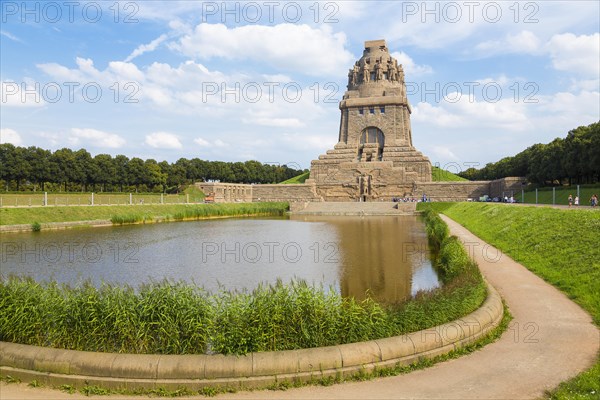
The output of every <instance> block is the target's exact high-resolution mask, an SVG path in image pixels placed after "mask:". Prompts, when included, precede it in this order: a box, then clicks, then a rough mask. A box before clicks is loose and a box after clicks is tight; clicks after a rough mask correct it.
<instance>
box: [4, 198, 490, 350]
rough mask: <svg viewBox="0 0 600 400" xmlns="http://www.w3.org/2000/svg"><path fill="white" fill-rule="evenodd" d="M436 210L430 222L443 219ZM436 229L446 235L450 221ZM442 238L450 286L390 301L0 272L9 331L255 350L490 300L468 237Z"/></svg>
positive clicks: (116, 345)
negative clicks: (463, 241)
mask: <svg viewBox="0 0 600 400" xmlns="http://www.w3.org/2000/svg"><path fill="white" fill-rule="evenodd" d="M249 210H252V209H249ZM435 217H437V216H429V217H428V219H426V223H427V224H428V226H429V224H432V223H435V224H439V221H441V219H439V217H437V218H435ZM438 220H439V221H438ZM430 221H434V222H430ZM441 223H442V224H443V221H441ZM444 225H445V224H444ZM428 232H431V233H430V235H435V236H436V238H437V239H436V240H438V239H439V238H441V237H442V235H441V234H440V232H442V233H443V232H444V230H443V229H442V228H440V227H438V228H435V229H428ZM446 232H447V227H446ZM446 236H447V233H446ZM440 247H441V250H440V253H439V256H438V257H437V260H436V265H437V266H438V268H439V270H440V274H441V276H442V281H443V282H444V285H443V286H442V287H441V288H437V289H434V290H431V291H428V292H420V293H418V294H417V295H416V296H415V297H414V298H412V299H410V300H407V301H405V302H402V303H399V304H386V305H384V304H379V303H377V302H376V301H374V300H373V299H372V298H371V297H369V296H368V295H367V298H366V299H365V300H362V301H359V300H356V299H354V298H351V297H350V298H346V297H342V296H341V295H339V294H338V293H336V292H335V291H334V290H333V289H332V288H324V287H322V286H311V285H308V284H307V283H306V282H304V281H292V282H290V283H288V284H284V283H283V282H281V281H278V282H277V283H275V284H272V285H260V286H259V287H257V288H256V289H254V290H252V291H241V292H228V291H226V290H220V291H218V292H217V293H212V294H211V293H207V292H205V291H204V290H202V289H200V288H198V287H196V286H193V285H190V284H185V283H173V282H168V281H163V282H153V283H149V284H146V285H143V286H141V287H140V288H137V289H136V290H134V289H133V288H131V287H129V286H124V287H122V286H115V285H108V284H103V285H101V286H100V287H98V288H97V287H94V286H93V285H92V284H91V283H84V284H81V285H79V286H76V287H72V286H68V285H59V284H57V283H55V282H49V283H37V282H35V281H34V280H33V279H31V278H19V277H9V278H7V279H0V340H3V341H9V342H16V343H24V344H31V345H38V346H50V347H56V348H65V349H73V350H87V351H102V352H121V353H137V354H151V353H158V354H204V353H221V354H245V353H248V352H258V351H275V350H291V349H301V348H310V347H319V346H330V345H336V344H343V343H353V342H358V341H365V340H372V339H379V338H384V337H390V336H394V335H400V334H404V333H409V332H414V331H417V330H420V329H426V328H430V327H433V326H436V325H439V324H443V323H445V322H449V321H452V320H454V319H456V318H459V317H461V316H464V315H466V314H468V313H470V312H472V311H474V310H475V309H477V308H478V307H479V306H480V305H481V303H482V302H483V301H484V300H485V297H486V295H487V291H486V287H485V284H484V282H483V280H482V278H481V274H480V273H479V270H478V268H477V266H476V265H475V263H474V262H472V261H471V260H470V258H469V257H468V256H467V254H466V252H465V250H464V248H463V247H462V246H461V245H460V243H459V242H458V240H457V239H456V238H455V237H446V238H444V240H442V241H441V242H440Z"/></svg>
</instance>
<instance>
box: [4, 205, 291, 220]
mask: <svg viewBox="0 0 600 400" xmlns="http://www.w3.org/2000/svg"><path fill="white" fill-rule="evenodd" d="M287 207H288V205H287V203H237V204H188V205H186V204H165V205H160V204H156V205H146V204H136V205H131V206H93V207H77V206H65V207H32V208H0V225H16V224H33V223H34V222H38V223H42V224H43V223H47V222H66V221H89V220H95V219H105V220H106V219H110V220H113V222H116V223H119V222H137V221H144V220H151V219H154V218H157V217H161V218H166V219H184V218H202V217H210V216H226V215H231V216H235V215H256V214H261V215H264V214H269V215H281V214H283V212H284V211H285V210H287Z"/></svg>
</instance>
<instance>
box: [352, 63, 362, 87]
mask: <svg viewBox="0 0 600 400" xmlns="http://www.w3.org/2000/svg"><path fill="white" fill-rule="evenodd" d="M359 72H360V68H359V66H358V64H354V67H353V68H352V84H353V85H356V84H358V73H359Z"/></svg>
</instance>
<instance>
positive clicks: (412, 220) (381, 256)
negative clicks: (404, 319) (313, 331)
mask: <svg viewBox="0 0 600 400" xmlns="http://www.w3.org/2000/svg"><path fill="white" fill-rule="evenodd" d="M292 219H301V220H304V221H319V222H327V224H329V225H331V226H332V227H333V228H334V229H335V230H336V232H337V236H338V241H337V243H338V246H339V248H338V250H339V261H340V270H339V271H340V280H339V282H340V291H341V294H342V296H344V297H347V296H353V297H355V298H357V299H364V298H365V297H366V293H367V291H369V292H370V295H371V297H373V298H374V299H376V300H377V301H380V302H398V301H402V300H404V299H406V298H408V297H411V296H413V295H415V294H416V293H417V292H418V291H419V290H429V289H432V288H435V287H438V286H439V281H438V277H437V274H436V272H435V270H434V268H433V267H432V264H431V259H430V254H429V250H428V242H427V235H426V234H425V232H424V226H423V224H422V223H421V222H420V221H419V220H418V218H417V217H416V216H398V217H390V216H382V217H375V216H373V217H348V216H344V217H323V216H319V217H312V216H302V217H294V216H292Z"/></svg>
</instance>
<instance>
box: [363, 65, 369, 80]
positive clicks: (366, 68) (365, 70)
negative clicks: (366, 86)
mask: <svg viewBox="0 0 600 400" xmlns="http://www.w3.org/2000/svg"><path fill="white" fill-rule="evenodd" d="M370 80H371V70H369V64H367V63H365V66H364V67H363V82H369V81H370Z"/></svg>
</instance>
